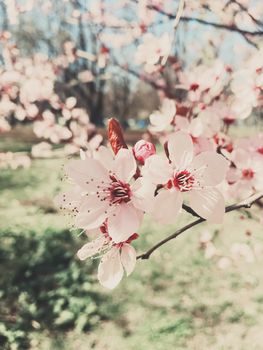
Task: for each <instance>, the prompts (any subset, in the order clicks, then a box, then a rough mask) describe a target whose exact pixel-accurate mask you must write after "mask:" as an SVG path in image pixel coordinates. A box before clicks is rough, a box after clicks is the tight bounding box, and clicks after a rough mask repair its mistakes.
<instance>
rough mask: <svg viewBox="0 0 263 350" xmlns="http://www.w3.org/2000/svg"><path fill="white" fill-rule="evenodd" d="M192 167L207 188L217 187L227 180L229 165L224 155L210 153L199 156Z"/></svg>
mask: <svg viewBox="0 0 263 350" xmlns="http://www.w3.org/2000/svg"><path fill="white" fill-rule="evenodd" d="M190 167H191V169H192V170H193V171H194V172H196V173H197V177H198V178H200V179H201V180H202V182H203V183H204V184H205V185H206V186H216V185H218V184H219V183H221V182H222V181H223V180H224V179H225V176H226V172H227V170H228V167H229V163H228V161H227V160H226V159H225V158H224V157H223V156H222V155H220V154H218V153H216V152H213V151H211V152H210V151H208V152H203V153H200V154H198V155H197V156H196V157H195V158H194V160H193V162H192V164H191V166H190ZM198 175H199V176H198Z"/></svg>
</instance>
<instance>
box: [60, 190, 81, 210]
mask: <svg viewBox="0 0 263 350" xmlns="http://www.w3.org/2000/svg"><path fill="white" fill-rule="evenodd" d="M81 192H82V189H81V188H80V187H78V186H76V187H74V188H73V189H72V190H71V191H68V192H64V193H60V194H59V195H58V196H56V198H55V200H54V202H55V204H56V205H57V206H58V207H60V208H61V209H73V208H74V207H78V206H79V204H80V203H81V201H82V196H81Z"/></svg>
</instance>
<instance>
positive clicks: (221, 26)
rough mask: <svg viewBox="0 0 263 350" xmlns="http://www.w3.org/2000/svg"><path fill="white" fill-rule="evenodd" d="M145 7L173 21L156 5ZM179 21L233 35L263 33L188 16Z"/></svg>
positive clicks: (262, 33)
mask: <svg viewBox="0 0 263 350" xmlns="http://www.w3.org/2000/svg"><path fill="white" fill-rule="evenodd" d="M131 1H132V2H134V3H138V0H131ZM147 7H148V8H149V9H150V10H154V11H156V12H158V13H160V14H161V15H164V16H166V17H168V18H170V19H173V20H174V19H175V18H176V15H174V14H172V13H169V12H166V11H164V10H162V9H161V8H159V7H158V6H156V5H147ZM180 21H181V22H197V23H199V24H202V25H206V26H211V27H214V28H218V29H222V30H228V31H231V32H235V33H239V34H241V35H244V36H245V35H250V36H261V35H263V31H262V30H256V31H249V30H245V29H240V28H238V27H236V26H235V25H227V24H223V23H217V22H211V21H207V20H204V19H202V18H198V17H188V16H181V17H180Z"/></svg>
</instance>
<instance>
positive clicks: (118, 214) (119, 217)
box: [108, 203, 143, 243]
mask: <svg viewBox="0 0 263 350" xmlns="http://www.w3.org/2000/svg"><path fill="white" fill-rule="evenodd" d="M142 216H143V213H142V212H141V211H139V210H137V209H136V208H135V207H134V206H133V205H132V204H130V203H127V204H120V205H119V206H118V207H117V208H116V210H114V212H113V213H112V214H111V215H110V216H109V217H108V232H109V235H110V237H111V238H112V239H113V241H114V242H115V243H120V242H125V241H126V240H127V239H128V238H129V237H130V236H131V235H132V234H134V233H136V232H137V231H138V229H139V227H140V224H141V221H142Z"/></svg>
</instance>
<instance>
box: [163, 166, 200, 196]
mask: <svg viewBox="0 0 263 350" xmlns="http://www.w3.org/2000/svg"><path fill="white" fill-rule="evenodd" d="M194 184H195V178H194V176H193V175H192V174H191V173H190V172H189V171H188V170H182V171H179V172H178V173H176V174H175V175H174V177H173V179H171V180H169V181H168V182H167V185H166V187H167V188H168V189H170V188H172V187H175V188H176V189H177V190H179V191H180V192H187V191H190V190H192V189H193V187H194Z"/></svg>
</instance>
